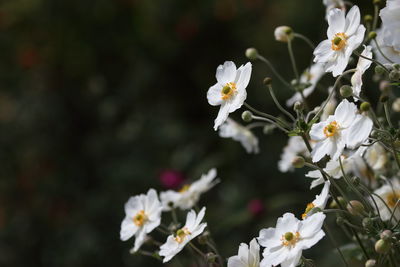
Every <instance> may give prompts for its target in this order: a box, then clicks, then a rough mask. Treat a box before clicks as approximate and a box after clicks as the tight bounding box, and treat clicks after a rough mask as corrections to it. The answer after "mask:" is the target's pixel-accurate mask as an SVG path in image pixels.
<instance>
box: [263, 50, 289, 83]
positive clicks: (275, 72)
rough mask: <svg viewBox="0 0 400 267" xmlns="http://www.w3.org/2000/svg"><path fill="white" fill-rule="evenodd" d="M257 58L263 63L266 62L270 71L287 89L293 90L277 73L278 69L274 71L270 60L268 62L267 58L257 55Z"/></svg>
mask: <svg viewBox="0 0 400 267" xmlns="http://www.w3.org/2000/svg"><path fill="white" fill-rule="evenodd" d="M257 58H258V59H259V60H261V61H262V62H264V63H265V64H267V66H268V67H269V68H270V69H271V71H272V73H273V74H275V76H276V77H278V79H279V80H280V81H281V82H282V83H283V84H284V85H285V86H286V87H288V88H289V89H291V90H294V89H293V87H292V86H291V85H290V84H289V83H288V82H287V81H286V80H285V79H284V78H283V77H282V76H281V75H280V74H279V73H278V71H276V69H275V68H274V66H273V65H272V64H271V62H269V60H268V59H266V58H265V57H263V56H261V55H258V56H257Z"/></svg>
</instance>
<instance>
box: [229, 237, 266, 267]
mask: <svg viewBox="0 0 400 267" xmlns="http://www.w3.org/2000/svg"><path fill="white" fill-rule="evenodd" d="M259 266H260V245H259V244H258V243H257V240H256V239H255V238H253V240H251V241H250V247H249V246H248V245H247V244H245V243H241V244H240V246H239V251H238V254H237V255H236V256H232V257H229V259H228V267H259Z"/></svg>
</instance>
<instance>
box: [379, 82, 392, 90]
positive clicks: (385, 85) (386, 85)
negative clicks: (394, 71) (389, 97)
mask: <svg viewBox="0 0 400 267" xmlns="http://www.w3.org/2000/svg"><path fill="white" fill-rule="evenodd" d="M390 88H391V87H390V82H389V81H385V80H384V81H381V82H380V83H379V90H381V91H382V93H388V92H389V90H390Z"/></svg>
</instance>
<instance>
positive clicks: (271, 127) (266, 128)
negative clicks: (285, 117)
mask: <svg viewBox="0 0 400 267" xmlns="http://www.w3.org/2000/svg"><path fill="white" fill-rule="evenodd" d="M275 127H276V126H275V125H273V124H267V125H265V126H264V128H263V133H264V134H271V133H272V132H273V131H274V129H275Z"/></svg>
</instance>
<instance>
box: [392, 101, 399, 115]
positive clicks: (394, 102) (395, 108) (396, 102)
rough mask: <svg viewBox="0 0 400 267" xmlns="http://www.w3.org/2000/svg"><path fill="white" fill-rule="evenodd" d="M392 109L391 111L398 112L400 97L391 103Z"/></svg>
mask: <svg viewBox="0 0 400 267" xmlns="http://www.w3.org/2000/svg"><path fill="white" fill-rule="evenodd" d="M392 109H393V111H395V112H400V97H398V98H396V99H395V100H394V101H393V104H392Z"/></svg>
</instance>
